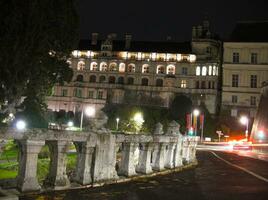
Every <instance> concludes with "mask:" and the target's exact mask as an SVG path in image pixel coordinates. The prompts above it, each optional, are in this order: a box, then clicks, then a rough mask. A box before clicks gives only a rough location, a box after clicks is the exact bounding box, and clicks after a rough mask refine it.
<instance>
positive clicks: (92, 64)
mask: <svg viewBox="0 0 268 200" xmlns="http://www.w3.org/2000/svg"><path fill="white" fill-rule="evenodd" d="M90 70H91V71H97V70H98V64H97V63H96V62H92V63H91V64H90Z"/></svg>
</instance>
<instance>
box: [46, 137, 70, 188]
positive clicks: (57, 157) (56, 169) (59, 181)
mask: <svg viewBox="0 0 268 200" xmlns="http://www.w3.org/2000/svg"><path fill="white" fill-rule="evenodd" d="M47 144H48V146H49V150H50V167H49V173H48V176H47V178H46V180H45V186H47V187H52V188H55V189H60V188H65V187H68V186H69V185H70V181H69V179H68V177H67V174H66V164H67V158H66V154H67V151H68V148H69V142H67V141H61V140H53V141H47Z"/></svg>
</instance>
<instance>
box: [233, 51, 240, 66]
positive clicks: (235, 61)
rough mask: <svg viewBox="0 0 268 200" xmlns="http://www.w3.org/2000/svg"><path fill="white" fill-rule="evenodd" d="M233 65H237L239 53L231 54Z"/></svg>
mask: <svg viewBox="0 0 268 200" xmlns="http://www.w3.org/2000/svg"><path fill="white" fill-rule="evenodd" d="M233 63H239V53H238V52H234V53H233Z"/></svg>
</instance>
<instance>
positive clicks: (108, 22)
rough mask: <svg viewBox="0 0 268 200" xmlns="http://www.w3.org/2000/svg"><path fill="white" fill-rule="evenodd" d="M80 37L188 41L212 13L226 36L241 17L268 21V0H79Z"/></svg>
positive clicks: (214, 22) (215, 24) (214, 27)
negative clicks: (95, 35) (128, 35)
mask: <svg viewBox="0 0 268 200" xmlns="http://www.w3.org/2000/svg"><path fill="white" fill-rule="evenodd" d="M78 1H79V3H78V12H79V16H80V37H81V39H90V35H91V33H92V32H98V33H99V34H101V35H106V34H107V33H117V35H118V37H123V36H124V34H125V33H131V34H132V36H133V39H134V40H165V39H166V37H167V36H171V37H172V39H173V40H176V41H185V40H189V39H190V37H191V27H192V26H193V25H197V24H199V23H200V22H201V21H202V19H203V18H204V16H205V15H207V16H208V18H209V20H210V23H211V27H212V30H214V31H215V32H216V33H218V34H219V35H220V36H221V37H222V38H226V37H227V36H228V34H230V32H231V31H232V29H233V27H234V25H235V22H236V21H239V20H268V0H225V1H223V0H221V1H220V0H195V1H194V0H135V1H134V0H106V1H105V0H78Z"/></svg>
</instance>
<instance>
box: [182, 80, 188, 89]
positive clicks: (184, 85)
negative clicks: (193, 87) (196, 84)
mask: <svg viewBox="0 0 268 200" xmlns="http://www.w3.org/2000/svg"><path fill="white" fill-rule="evenodd" d="M186 87H187V85H186V80H181V88H186Z"/></svg>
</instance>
